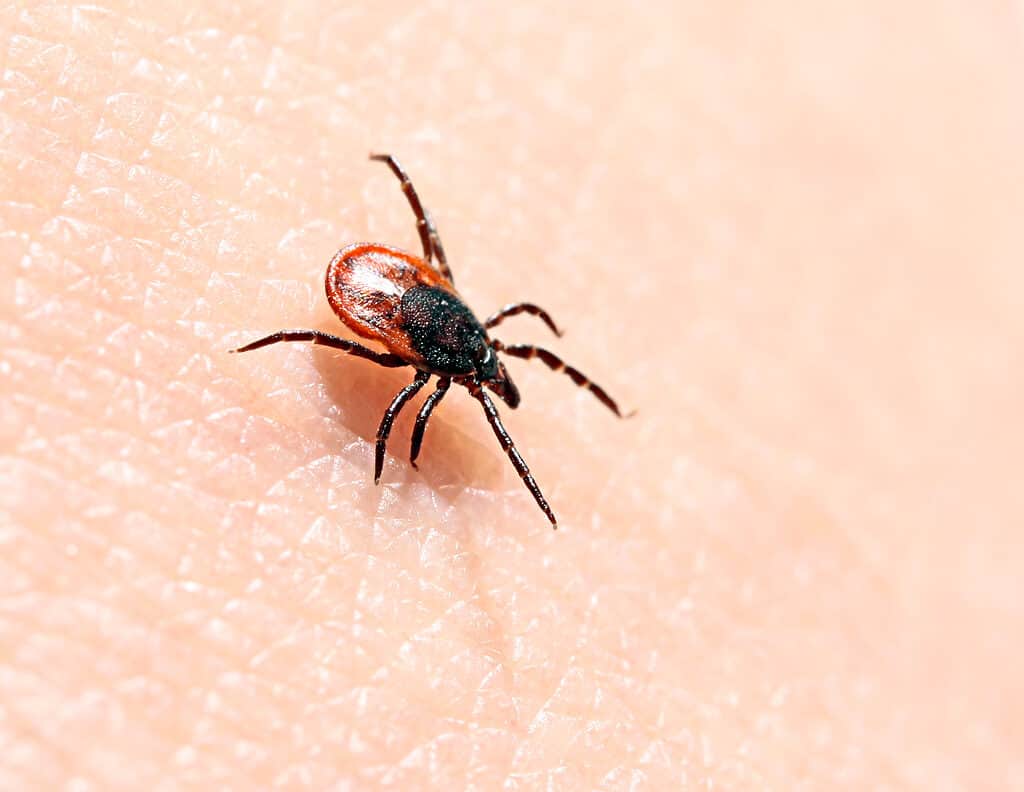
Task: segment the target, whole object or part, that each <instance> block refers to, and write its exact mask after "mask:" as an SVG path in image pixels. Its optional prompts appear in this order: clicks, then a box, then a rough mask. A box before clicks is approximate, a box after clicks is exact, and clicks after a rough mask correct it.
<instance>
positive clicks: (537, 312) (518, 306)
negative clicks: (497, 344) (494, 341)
mask: <svg viewBox="0 0 1024 792" xmlns="http://www.w3.org/2000/svg"><path fill="white" fill-rule="evenodd" d="M521 313H525V314H530V316H537V317H540V320H541V321H542V322H544V324H546V325H547V326H548V327H550V328H551V332H552V333H554V334H555V335H556V336H559V337H561V335H562V331H561V330H559V329H558V327H557V325H555V322H554V320H553V319H552V318H551V315H550V314H549V313H548V312H547V311H545V310H544V309H543V308H541V307H540V306H539V305H534V304H533V303H527V302H521V303H511V304H510V305H506V306H505V307H504V308H502V309H501V310H500V311H498V312H497V313H496V314H494V315H493V316H490V317H488V319H487V321H486V322H484V327H486V328H487V329H488V330H489V329H491V328H492V327H497V326H498V325H500V324H501V323H502V322H504V321H505V319H506V318H508V317H509V316H516V315H517V314H521Z"/></svg>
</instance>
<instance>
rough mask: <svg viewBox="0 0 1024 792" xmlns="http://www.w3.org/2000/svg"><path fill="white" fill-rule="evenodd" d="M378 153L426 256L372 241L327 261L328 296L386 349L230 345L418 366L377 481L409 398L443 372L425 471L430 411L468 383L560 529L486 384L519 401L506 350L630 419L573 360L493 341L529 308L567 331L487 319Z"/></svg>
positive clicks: (385, 427) (398, 172)
mask: <svg viewBox="0 0 1024 792" xmlns="http://www.w3.org/2000/svg"><path fill="white" fill-rule="evenodd" d="M370 159H371V160H377V161H378V162H383V163H385V164H386V165H387V166H388V167H389V168H390V169H391V171H392V173H394V174H395V176H397V177H398V180H399V181H400V182H401V185H402V192H403V193H405V197H406V198H407V199H408V201H409V206H411V207H412V211H413V213H414V214H415V215H416V230H417V231H418V232H419V236H420V242H421V243H422V245H423V256H422V258H421V257H419V256H414V255H412V254H411V253H406V252H404V251H402V250H398V249H397V248H393V247H390V246H388V245H379V244H370V243H358V244H355V245H349V246H348V247H345V248H342V249H341V250H339V251H338V252H337V253H336V254H335V256H334V258H333V259H331V263H330V264H328V265H327V278H326V287H327V300H328V302H330V304H331V308H332V309H334V312H335V313H336V314H337V315H338V318H339V319H341V321H342V322H344V323H345V325H346V326H347V327H348V328H349V329H350V330H352V331H353V332H355V333H356V334H358V335H359V336H361V337H363V338H367V339H370V340H373V341H377V342H379V343H380V344H382V345H383V346H384V347H385V349H387V351H386V352H377V351H374V350H372V349H369V348H368V347H365V346H363V345H362V344H358V343H356V342H354V341H349V340H347V339H344V338H339V337H337V336H334V335H330V334H329V333H323V332H321V331H319V330H278V331H277V332H276V333H272V334H271V335H268V336H266V337H265V338H261V339H259V340H257V341H253V342H251V343H249V344H246V345H245V346H242V347H239V348H238V349H233V350H231V351H232V352H248V351H250V350H252V349H259V348H260V347H265V346H269V345H270V344H276V343H278V342H279V341H310V342H312V343H314V344H322V345H323V346H328V347H331V348H332V349H340V350H341V351H343V352H347V353H348V354H350V355H354V356H355V357H360V358H363V359H365V360H370V361H372V362H374V363H376V364H378V365H380V366H386V367H388V368H396V367H399V366H411V367H412V368H414V369H415V370H416V376H415V377H414V378H413V381H412V382H411V383H410V384H409V385H406V386H405V387H404V388H403V389H402V390H401V391H399V393H398V395H397V396H395V398H394V400H393V401H392V402H391V405H390V406H389V407H388V408H387V410H386V411H385V412H384V418H383V419H382V420H381V422H380V427H379V428H378V429H377V447H376V459H375V461H374V468H373V482H374V484H377V483H379V482H380V474H381V471H382V470H383V469H384V452H385V449H386V448H387V442H388V435H389V434H390V433H391V426H392V424H393V423H394V421H395V417H396V416H397V415H398V413H399V412H400V411H401V410H402V408H403V407H404V406H405V404H406V403H407V402H408V401H409V400H410V399H411V398H412V397H413V396H415V395H416V393H417V392H418V391H419V390H420V389H421V388H422V387H423V386H424V385H426V384H427V382H428V381H429V380H430V378H431V377H437V384H436V386H435V389H434V391H433V393H431V394H430V395H429V396H428V397H427V398H426V400H425V401H424V402H423V406H422V407H420V411H419V414H418V415H417V416H416V424H415V427H414V429H413V433H412V446H411V450H410V454H409V462H410V463H411V464H412V466H413V467H416V457H418V456H419V453H420V447H421V446H422V444H423V433H424V432H425V431H426V429H427V421H428V420H430V415H431V413H432V412H433V411H434V408H436V407H437V405H438V404H439V403H440V401H441V399H443V398H444V397H445V394H446V393H448V389H449V388H450V387H451V385H452V383H453V382H454V383H455V384H456V385H462V386H463V387H464V388H466V390H468V391H469V393H470V395H471V396H472V397H473V398H474V399H476V400H477V401H478V402H480V404H481V406H482V407H483V410H484V415H486V416H487V421H488V423H489V424H490V425H491V429H492V430H493V431H494V435H495V437H497V438H498V442H499V443H501V447H502V449H503V450H504V451H505V453H506V454H508V458H509V460H511V462H512V466H513V467H514V468H515V469H516V472H518V473H519V476H520V478H522V480H523V483H524V484H526V488H527V489H528V490H530V493H531V494H532V495H533V497H534V500H536V501H537V505H538V506H540V508H541V509H542V510H543V512H544V514H546V515H547V517H548V519H549V520H550V521H551V526H552V528H557V527H558V522H557V521H556V520H555V515H554V512H552V511H551V507H550V506H549V505H548V502H547V500H546V499H545V498H544V494H543V493H542V492H541V491H540V487H539V486H538V485H537V482H536V481H535V480H534V478H533V476H532V475H531V474H530V469H529V468H528V467H527V466H526V462H525V461H524V460H523V457H522V456H521V455H520V454H519V452H518V451H517V450H516V447H515V444H514V443H513V442H512V438H511V437H509V435H508V432H507V431H505V427H504V425H502V423H501V417H500V416H499V415H498V410H497V408H496V407H495V406H494V402H493V401H492V400H491V398H490V397H489V396H488V395H487V393H486V392H485V389H487V390H489V391H491V392H492V393H494V394H495V395H497V396H498V397H499V398H500V399H501V400H502V401H503V402H505V404H507V405H508V406H509V407H511V408H512V409H515V408H516V407H518V406H519V390H518V389H517V388H516V386H515V384H514V383H513V382H512V378H511V377H509V375H508V371H506V369H505V364H504V363H503V362H502V361H501V359H500V358H499V357H498V355H499V353H501V354H504V355H508V356H509V357H516V358H524V359H526V360H532V359H533V358H537V359H538V360H540V361H541V362H542V363H544V364H545V365H546V366H547V367H548V368H550V369H552V370H554V371H563V372H565V373H566V374H567V375H568V376H569V378H570V379H572V381H573V382H575V383H576V385H578V386H580V387H582V388H587V389H588V390H589V391H590V392H591V393H592V394H594V396H596V397H597V398H598V400H600V401H601V403H602V404H604V405H605V406H606V407H607V408H608V409H609V410H611V411H612V412H614V413H615V414H616V415H617V416H619V417H620V418H621V417H623V416H622V413H621V412H620V411H619V407H618V405H617V404H616V403H615V400H614V399H612V397H611V396H609V395H608V394H607V393H606V392H605V390H604V389H603V388H602V387H601V386H599V385H596V384H595V383H593V382H591V381H590V380H589V379H588V378H587V377H586V376H584V375H583V374H582V373H581V372H580V371H579V370H578V369H575V368H573V367H572V366H569V365H566V363H565V362H564V361H563V360H561V358H559V357H557V356H556V355H555V354H554V353H552V352H549V351H548V350H546V349H542V348H541V347H537V346H533V345H530V344H507V345H506V344H503V343H502V342H501V341H499V340H498V339H497V338H491V337H490V335H489V334H488V330H491V329H492V328H494V327H497V326H498V325H499V324H501V323H502V322H503V321H504V320H505V319H507V318H508V317H510V316H515V315H517V314H522V313H525V314H529V315H531V316H536V317H538V318H539V319H540V320H541V321H542V322H544V324H546V325H547V326H548V327H549V328H550V329H551V331H552V332H553V333H554V334H555V335H557V336H561V335H562V333H561V331H560V330H559V329H558V327H557V326H556V325H555V323H554V321H553V320H552V319H551V316H550V315H549V314H548V312H547V311H545V310H544V309H542V308H540V307H538V306H536V305H534V304H533V303H527V302H520V303H512V304H510V305H506V306H505V307H504V308H502V309H501V310H500V311H498V312H497V313H495V314H493V315H492V316H490V317H489V318H488V319H487V320H486V321H484V322H480V321H479V320H478V319H477V318H476V316H475V315H474V314H473V312H472V311H471V310H470V309H469V307H468V306H467V305H466V303H465V302H464V301H463V300H462V297H460V296H459V293H458V292H457V291H456V290H455V280H454V278H453V277H452V271H451V269H450V268H449V267H448V260H447V259H446V258H445V254H444V248H443V247H442V246H441V237H440V236H439V235H438V233H437V227H436V226H435V225H434V222H433V219H432V218H431V216H430V213H429V212H428V211H427V210H426V209H425V208H424V207H423V204H422V203H420V199H419V196H418V195H417V194H416V188H415V187H413V185H412V182H411V181H410V180H409V177H408V175H407V174H406V172H405V170H404V169H403V168H402V166H401V165H399V164H398V160H396V159H395V158H394V157H392V156H391V155H390V154H371V155H370Z"/></svg>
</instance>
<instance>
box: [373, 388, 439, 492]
mask: <svg viewBox="0 0 1024 792" xmlns="http://www.w3.org/2000/svg"><path fill="white" fill-rule="evenodd" d="M428 379H430V375H429V374H428V373H427V372H425V371H420V372H418V373H417V374H416V379H414V380H413V381H412V382H411V383H410V384H408V385H406V386H405V387H404V388H402V390H400V391H399V392H398V395H397V396H395V398H394V401H392V402H391V406H389V407H388V408H387V410H385V412H384V417H383V418H382V419H381V421H380V426H379V427H378V429H377V455H376V458H375V459H374V461H373V483H374V484H379V483H380V474H381V472H382V471H383V470H384V450H385V449H386V448H387V445H388V435H390V434H391V425H392V424H393V423H394V422H395V417H396V416H397V415H398V413H399V412H401V410H402V408H403V407H404V406H405V403H406V402H407V401H409V399H411V398H412V397H413V396H415V395H416V392H417V391H419V389H420V388H422V387H423V386H424V385H426V384H427V380H428Z"/></svg>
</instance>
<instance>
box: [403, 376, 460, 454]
mask: <svg viewBox="0 0 1024 792" xmlns="http://www.w3.org/2000/svg"><path fill="white" fill-rule="evenodd" d="M451 384H452V380H451V377H442V378H441V379H439V380H438V381H437V387H436V388H435V389H434V392H433V393H431V394H430V395H429V396H428V397H427V400H426V401H425V402H423V406H422V407H420V411H419V414H418V415H417V416H416V426H415V427H413V430H412V450H411V451H410V452H409V462H410V464H412V466H413V467H416V457H418V456H419V455H420V446H421V445H423V433H424V432H426V431H427V421H429V420H430V414H431V413H432V412H433V411H434V408H435V407H436V406H437V403H438V402H439V401H441V399H443V398H444V395H445V394H446V393H447V392H448V388H449V386H450V385H451ZM417 469H418V468H417Z"/></svg>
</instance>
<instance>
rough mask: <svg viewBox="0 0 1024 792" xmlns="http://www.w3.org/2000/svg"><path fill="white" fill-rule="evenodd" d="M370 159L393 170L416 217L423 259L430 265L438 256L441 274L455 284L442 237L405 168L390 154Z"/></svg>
mask: <svg viewBox="0 0 1024 792" xmlns="http://www.w3.org/2000/svg"><path fill="white" fill-rule="evenodd" d="M370 159H372V160H376V161H377V162H383V163H385V164H386V165H387V166H388V167H389V168H391V172H392V173H394V174H395V176H397V177H398V180H399V181H400V182H401V183H402V192H404V193H405V197H406V199H407V200H408V201H409V206H411V207H412V211H413V214H415V215H416V230H417V231H418V232H419V235H420V242H421V243H422V245H423V258H424V259H426V260H427V263H428V264H429V263H430V262H431V260H432V259H431V257H432V256H434V255H436V256H437V267H438V269H439V270H440V272H441V274H442V275H444V276H445V277H446V278H447V279H448V280H449V281H451V282H452V283H454V282H455V281H454V280H452V271H451V270H450V269H449V268H448V261H447V259H446V258H445V255H444V248H443V247H441V237H440V236H439V235H438V233H437V227H436V226H435V225H434V221H433V220H432V219H431V218H430V215H429V214H428V213H427V210H426V209H424V208H423V204H422V203H421V202H420V197H419V195H417V194H416V188H415V187H413V186H412V180H411V179H410V178H409V174H407V173H406V172H405V168H403V167H402V166H401V165H400V164H399V163H398V160H396V159H395V158H394V157H392V156H391V155H390V154H371V155H370Z"/></svg>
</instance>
